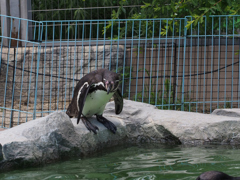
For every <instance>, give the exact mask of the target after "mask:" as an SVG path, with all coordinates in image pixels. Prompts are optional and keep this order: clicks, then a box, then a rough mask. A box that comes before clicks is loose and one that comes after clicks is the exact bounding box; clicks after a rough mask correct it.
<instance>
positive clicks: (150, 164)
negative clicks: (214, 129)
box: [0, 144, 240, 180]
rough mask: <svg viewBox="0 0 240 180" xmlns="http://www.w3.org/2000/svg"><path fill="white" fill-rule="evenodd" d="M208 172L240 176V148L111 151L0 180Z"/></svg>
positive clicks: (146, 179)
mask: <svg viewBox="0 0 240 180" xmlns="http://www.w3.org/2000/svg"><path fill="white" fill-rule="evenodd" d="M209 170H218V171H223V172H225V173H228V174H229V175H232V176H240V146H219V145H218V146H217V145H208V146H201V147H186V146H162V145H155V146H153V145H149V144H145V145H141V146H134V147H124V148H123V147H122V148H113V149H108V150H105V151H104V152H101V153H98V154H97V155H94V156H91V157H88V158H83V159H80V158H75V159H71V160H69V161H65V162H60V163H56V164H51V165H47V166H44V167H38V168H28V169H24V170H15V171H11V172H6V173H1V174H0V179H8V180H12V179H24V180H28V179H29V180H30V179H31V180H35V179H44V180H49V179H119V180H123V179H124V180H125V179H136V180H150V179H161V180H162V179H173V180H177V179H179V180H184V179H185V180H191V179H196V177H197V176H198V175H199V174H201V173H202V172H204V171H209Z"/></svg>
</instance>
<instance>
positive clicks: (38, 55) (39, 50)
mask: <svg viewBox="0 0 240 180" xmlns="http://www.w3.org/2000/svg"><path fill="white" fill-rule="evenodd" d="M39 31H40V33H41V34H39V41H40V42H41V41H42V33H43V23H39ZM37 53H38V54H37V72H36V85H35V97H34V109H33V119H36V111H37V90H38V74H39V62H40V54H41V43H39V44H38V50H37Z"/></svg>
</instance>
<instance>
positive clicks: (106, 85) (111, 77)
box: [66, 69, 123, 134]
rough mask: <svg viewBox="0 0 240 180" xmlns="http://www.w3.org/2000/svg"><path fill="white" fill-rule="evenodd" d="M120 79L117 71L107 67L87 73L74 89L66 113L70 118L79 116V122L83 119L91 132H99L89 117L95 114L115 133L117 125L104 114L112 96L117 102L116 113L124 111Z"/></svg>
mask: <svg viewBox="0 0 240 180" xmlns="http://www.w3.org/2000/svg"><path fill="white" fill-rule="evenodd" d="M119 80H120V78H119V75H118V74H117V73H115V72H112V71H109V70H107V69H98V70H95V71H92V72H90V73H89V74H87V75H85V76H84V77H82V78H81V79H80V80H79V82H78V83H77V85H76V87H75V89H74V95H73V98H72V101H71V103H70V104H69V106H68V108H67V111H66V114H67V115H68V116H69V117H70V118H72V117H77V124H78V123H79V121H80V119H81V120H82V122H83V124H84V125H85V126H86V128H87V129H88V130H89V131H90V132H91V131H92V132H93V133H94V134H97V130H99V129H98V127H97V126H95V125H93V124H92V123H91V122H90V121H89V120H88V119H87V118H89V117H92V116H93V115H95V116H96V118H97V120H98V121H99V122H100V123H102V124H103V125H104V126H105V127H106V128H107V129H109V130H110V131H111V132H112V133H114V134H115V133H116V131H117V127H116V126H115V125H114V124H113V123H112V122H111V121H109V120H107V119H106V118H104V117H103V116H102V114H103V111H104V109H105V106H106V104H107V102H109V100H110V99H111V98H112V97H113V98H114V102H115V113H116V114H120V113H121V112H122V109H123V97H122V95H121V92H120V90H119V89H118V85H119Z"/></svg>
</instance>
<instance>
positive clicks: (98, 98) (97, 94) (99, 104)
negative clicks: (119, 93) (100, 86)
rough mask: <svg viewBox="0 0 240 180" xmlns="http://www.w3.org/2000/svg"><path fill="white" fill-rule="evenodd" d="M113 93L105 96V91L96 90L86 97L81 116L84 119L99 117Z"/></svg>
mask: <svg viewBox="0 0 240 180" xmlns="http://www.w3.org/2000/svg"><path fill="white" fill-rule="evenodd" d="M113 94H114V93H109V94H107V92H106V91H101V90H97V91H94V92H92V93H90V94H88V95H87V98H86V101H85V103H84V106H83V111H82V114H83V115H84V116H85V117H92V116H93V115H95V114H97V115H101V114H102V113H103V111H104V109H105V106H106V104H107V103H108V102H109V100H110V99H111V97H112V96H113Z"/></svg>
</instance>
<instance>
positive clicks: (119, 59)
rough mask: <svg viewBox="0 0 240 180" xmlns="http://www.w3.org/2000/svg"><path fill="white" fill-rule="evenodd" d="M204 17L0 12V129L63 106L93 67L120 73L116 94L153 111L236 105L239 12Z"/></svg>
mask: <svg viewBox="0 0 240 180" xmlns="http://www.w3.org/2000/svg"><path fill="white" fill-rule="evenodd" d="M210 19H211V21H210V22H207V19H204V23H201V24H198V25H197V26H196V27H195V26H191V27H190V28H189V29H187V28H186V27H185V26H186V23H187V21H188V20H191V17H185V18H179V19H174V20H172V19H167V18H165V19H138V20H136V19H135V20H130V19H124V20H97V21H96V20H79V21H76V20H74V21H73V20H64V21H41V22H37V21H30V20H27V19H22V18H15V17H10V16H4V15H1V24H2V26H1V29H2V34H1V36H0V38H1V52H0V56H1V60H0V82H1V84H2V86H0V91H1V92H2V93H0V118H1V120H0V125H1V127H2V128H9V127H12V126H16V125H18V124H21V123H24V122H26V121H29V120H32V119H35V118H37V117H42V116H45V115H47V114H49V113H51V112H54V111H56V110H62V111H65V110H66V108H67V106H68V104H69V102H70V100H71V98H72V95H73V90H74V87H75V85H76V83H77V82H78V80H79V79H80V78H81V77H83V76H84V75H85V74H87V73H89V72H91V71H93V70H95V69H99V68H108V69H111V70H112V71H116V72H118V73H119V74H120V75H121V77H122V81H121V90H122V94H123V96H124V98H126V99H130V100H134V101H140V102H145V103H150V104H153V105H155V106H157V107H158V108H159V109H172V110H184V111H193V112H202V113H211V112H212V111H213V110H214V109H216V108H234V107H237V108H239V106H240V65H239V60H240V53H239V51H240V38H239V35H240V33H238V32H239V29H240V28H239V25H240V24H239V22H240V16H210ZM209 23H210V24H211V27H209ZM13 27H15V28H13ZM23 27H25V31H24V33H23ZM13 32H17V33H15V34H14V33H13ZM23 34H24V35H23ZM12 35H14V37H13V36H12Z"/></svg>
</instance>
